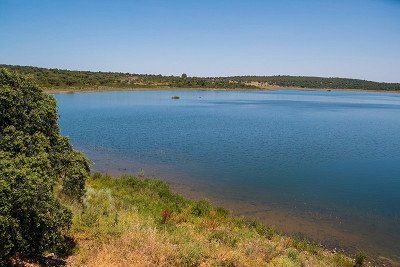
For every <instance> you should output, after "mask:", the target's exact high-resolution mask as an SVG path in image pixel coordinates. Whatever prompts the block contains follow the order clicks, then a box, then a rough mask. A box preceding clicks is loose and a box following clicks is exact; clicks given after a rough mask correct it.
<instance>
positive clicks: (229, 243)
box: [67, 175, 354, 266]
mask: <svg viewBox="0 0 400 267" xmlns="http://www.w3.org/2000/svg"><path fill="white" fill-rule="evenodd" d="M72 208H73V210H74V214H75V216H74V224H73V229H72V231H73V235H74V238H75V239H76V241H77V243H78V247H77V251H76V253H75V254H74V255H73V256H71V257H70V258H69V259H68V260H67V263H68V265H71V266H353V265H354V261H353V260H352V259H350V258H348V257H346V256H344V255H342V254H339V253H332V252H328V251H325V250H323V249H322V248H319V247H317V246H314V245H310V244H307V245H305V243H304V242H299V241H297V240H295V239H293V238H291V237H286V236H282V235H279V234H277V233H275V232H274V231H273V230H271V229H269V228H267V227H265V226H263V225H261V224H259V223H255V222H252V223H249V222H246V221H245V220H244V219H242V218H234V217H232V216H230V215H228V214H227V211H225V210H223V209H220V208H215V207H212V206H211V205H210V204H209V203H207V202H205V201H200V202H195V201H191V200H187V199H184V198H182V197H180V196H177V195H175V194H173V193H171V192H170V191H169V188H168V186H167V185H166V184H165V183H162V182H159V181H154V180H142V179H139V178H135V177H128V176H126V177H120V178H110V177H106V176H101V175H96V176H95V178H93V179H91V180H90V181H89V182H88V192H87V195H86V199H85V205H84V208H83V209H82V208H79V207H76V206H75V207H74V206H72ZM166 210H168V212H165V211H166ZM169 213H170V215H168V217H167V218H166V217H165V214H169ZM163 214H164V215H163ZM163 216H164V217H163ZM164 222H165V223H164Z"/></svg>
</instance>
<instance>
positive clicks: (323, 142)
mask: <svg viewBox="0 0 400 267" xmlns="http://www.w3.org/2000/svg"><path fill="white" fill-rule="evenodd" d="M173 95H178V96H180V99H179V100H172V99H171V96H173ZM55 96H56V99H57V101H58V109H59V114H60V126H61V130H62V133H63V134H65V135H67V136H69V137H70V138H71V140H72V143H73V144H74V146H75V147H76V148H77V149H80V150H83V151H84V152H85V153H87V154H88V155H89V157H90V158H91V159H92V161H93V162H94V165H93V169H95V170H100V171H108V172H113V171H114V172H138V171H139V170H143V171H144V173H145V174H151V175H156V176H159V177H160V178H162V179H165V180H168V181H171V182H174V183H176V184H178V185H179V184H181V185H185V186H188V187H190V188H191V190H192V191H193V192H195V191H196V193H199V192H201V193H203V194H204V196H207V197H209V198H211V199H217V200H220V202H221V203H224V202H226V203H231V204H232V203H233V204H234V203H240V205H239V204H238V205H237V207H236V209H237V212H238V213H240V212H242V213H243V214H245V213H246V212H247V210H244V209H247V208H246V207H248V206H246V205H247V204H249V205H250V206H252V207H257V208H255V210H257V209H258V211H260V210H261V211H262V210H263V207H268V209H266V211H265V212H264V213H265V214H264V216H261V217H263V218H265V219H266V221H268V222H270V223H272V224H273V225H275V226H276V227H277V228H278V229H281V230H283V231H287V232H291V233H299V234H303V235H305V236H309V237H311V238H312V239H315V240H316V241H321V240H322V239H323V240H329V238H331V244H334V245H341V246H349V247H351V248H353V249H364V250H367V251H368V252H369V251H374V252H377V253H381V254H384V255H388V256H391V257H399V255H400V245H399V244H400V242H399V240H400V94H391V93H372V92H371V93H367V92H348V91H332V92H327V91H301V90H276V91H120V92H96V93H75V94H56V95H55ZM231 206H232V207H233V209H235V205H231ZM275 212H278V213H279V214H280V217H279V216H278V215H276V213H275ZM250 213H251V211H250ZM258 214H259V215H260V212H258ZM268 214H270V216H268ZM273 214H275V215H276V216H275V215H273ZM282 214H283V215H282ZM285 214H287V215H288V216H285ZM250 215H251V214H250ZM274 216H275V217H276V218H275V217H274ZM285 217H286V218H287V220H283V219H282V218H285ZM296 218H298V220H299V222H301V223H297V221H296V220H297V219H296ZM288 224H291V226H290V227H286V226H287V225H288ZM318 225H320V226H324V227H323V229H331V230H330V231H325V232H319V230H318ZM313 226H315V227H314V229H316V230H314V231H313V230H312V229H311V230H310V228H313ZM325 226H326V227H325ZM349 236H350V237H349ZM318 237H320V239H321V240H319V238H318Z"/></svg>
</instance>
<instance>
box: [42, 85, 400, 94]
mask: <svg viewBox="0 0 400 267" xmlns="http://www.w3.org/2000/svg"><path fill="white" fill-rule="evenodd" d="M169 90H171V91H231V92H234V91H276V90H300V91H328V92H334V91H349V92H370V93H400V91H398V90H370V89H347V88H340V89H339V88H338V89H332V88H301V87H280V86H270V87H262V88H261V87H260V88H204V87H185V88H183V87H137V88H136V87H111V86H104V87H86V88H68V89H62V88H50V89H49V88H44V89H43V91H44V92H46V93H48V94H53V93H54V94H62V93H64V94H68V93H92V92H114V91H169Z"/></svg>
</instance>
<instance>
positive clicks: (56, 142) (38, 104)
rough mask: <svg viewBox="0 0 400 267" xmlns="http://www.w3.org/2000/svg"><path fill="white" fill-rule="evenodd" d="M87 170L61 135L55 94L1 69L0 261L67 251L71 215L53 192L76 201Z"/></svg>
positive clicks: (82, 192) (79, 195)
mask: <svg viewBox="0 0 400 267" xmlns="http://www.w3.org/2000/svg"><path fill="white" fill-rule="evenodd" d="M88 174H89V163H88V161H87V159H86V158H85V157H84V156H83V154H80V153H78V152H76V151H74V150H73V149H72V146H71V144H70V143H69V141H68V139H67V138H65V137H62V136H61V134H60V130H59V128H58V125H57V110H56V102H55V99H54V98H53V97H52V96H49V95H47V94H45V93H43V92H42V91H41V90H40V89H39V88H38V87H37V86H36V85H35V83H33V82H32V81H31V80H30V79H27V78H24V77H21V76H19V75H16V74H14V73H11V72H9V71H7V70H4V69H1V70H0V223H1V224H0V240H1V242H0V243H1V244H0V264H1V262H3V263H4V262H5V261H6V260H7V259H9V258H10V257H12V256H13V255H15V254H16V253H18V254H20V255H22V256H36V255H41V254H42V253H43V252H44V251H53V252H57V251H58V252H66V251H69V248H67V247H63V248H62V243H63V242H64V244H65V241H66V240H67V237H66V234H67V233H68V230H69V228H70V225H71V220H72V215H71V212H70V211H69V210H68V209H66V208H65V207H64V206H63V205H62V204H61V203H60V201H59V199H58V198H57V194H64V195H66V196H68V197H69V198H71V199H72V200H77V201H81V199H82V197H83V195H84V184H85V179H86V178H87V177H88ZM70 243H71V242H70Z"/></svg>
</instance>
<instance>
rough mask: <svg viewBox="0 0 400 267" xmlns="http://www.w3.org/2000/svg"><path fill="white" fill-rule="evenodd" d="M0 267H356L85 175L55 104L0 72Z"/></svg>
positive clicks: (226, 218)
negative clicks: (60, 121) (38, 266)
mask: <svg viewBox="0 0 400 267" xmlns="http://www.w3.org/2000/svg"><path fill="white" fill-rule="evenodd" d="M0 240H1V242H0V266H4V265H18V266H24V265H27V264H28V263H29V266H32V265H37V264H41V265H69V266H361V265H362V263H363V261H364V256H363V255H361V254H360V255H358V256H357V257H356V259H355V260H353V259H351V258H350V257H348V256H345V255H343V254H341V253H337V252H332V251H328V250H325V249H323V248H321V247H319V246H316V245H312V244H310V243H308V242H307V241H305V240H298V239H295V238H292V237H288V236H284V235H281V234H278V233H276V232H275V231H274V230H273V229H271V228H268V227H266V226H264V225H262V224H261V223H258V222H256V221H246V220H245V219H243V218H237V217H234V216H231V215H229V212H228V211H227V210H225V209H223V208H217V207H214V206H212V205H211V204H210V203H209V202H207V201H204V200H201V201H192V200H188V199H185V198H183V197H182V196H179V195H177V194H174V193H173V192H171V191H170V189H169V187H168V185H167V184H166V183H164V182H161V181H157V180H151V179H146V178H144V177H134V176H124V177H114V178H113V177H109V176H106V175H101V174H94V175H92V176H90V171H89V162H88V160H87V159H86V157H85V156H84V155H83V154H81V153H79V152H77V151H75V150H73V148H72V146H71V144H70V142H69V140H68V139H67V138H65V137H63V136H61V134H60V130H59V127H58V122H57V111H56V102H55V99H54V98H53V97H52V96H50V95H48V94H45V93H43V92H42V91H41V90H40V88H39V87H38V86H37V85H36V84H35V83H34V82H33V81H32V80H31V79H28V78H26V77H22V76H20V75H18V74H16V73H13V72H10V71H9V70H5V69H0Z"/></svg>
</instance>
